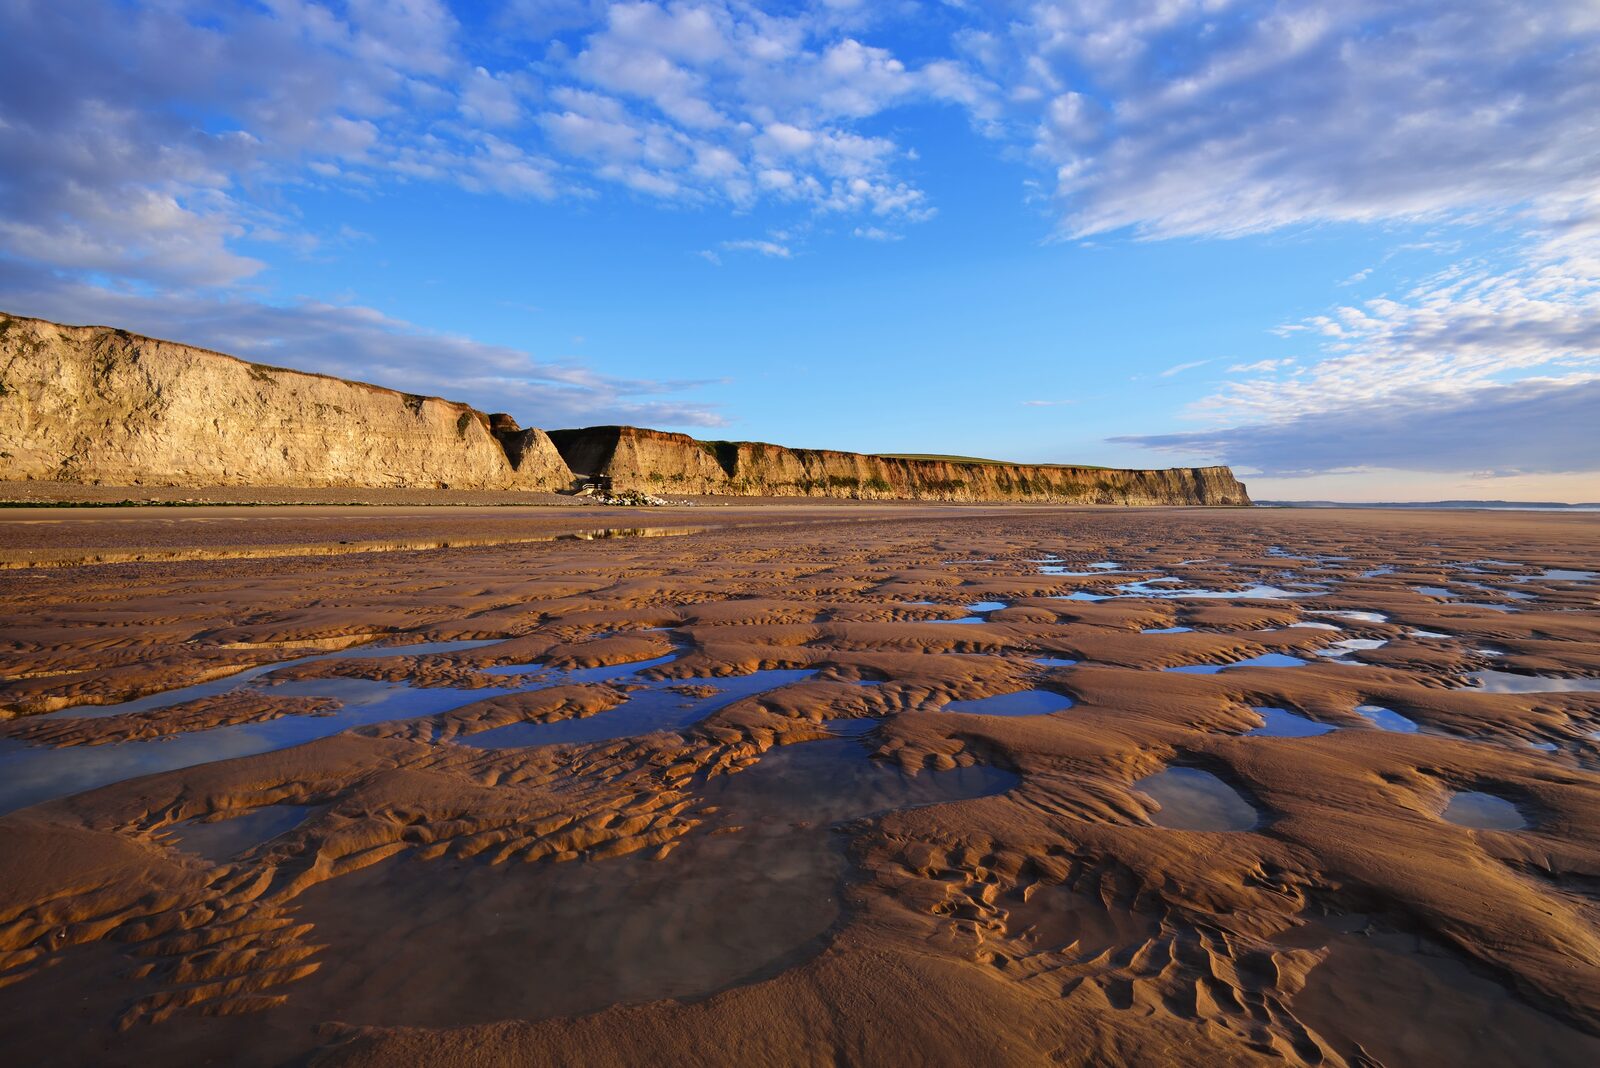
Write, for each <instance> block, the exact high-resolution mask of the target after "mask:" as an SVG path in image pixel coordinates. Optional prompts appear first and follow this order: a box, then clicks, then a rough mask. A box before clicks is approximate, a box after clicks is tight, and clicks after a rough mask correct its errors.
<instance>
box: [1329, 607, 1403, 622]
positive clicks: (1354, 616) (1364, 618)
mask: <svg viewBox="0 0 1600 1068" xmlns="http://www.w3.org/2000/svg"><path fill="white" fill-rule="evenodd" d="M1310 611H1311V614H1312V615H1316V616H1332V617H1334V618H1335V619H1348V620H1350V621H1351V622H1352V623H1387V622H1389V617H1388V616H1386V615H1384V614H1383V613H1382V612H1356V611H1352V610H1351V609H1348V608H1313V609H1311V610H1310Z"/></svg>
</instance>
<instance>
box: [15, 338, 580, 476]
mask: <svg viewBox="0 0 1600 1068" xmlns="http://www.w3.org/2000/svg"><path fill="white" fill-rule="evenodd" d="M496 422H497V425H495V426H493V427H491V425H490V418H489V417H488V416H486V415H484V414H483V413H482V412H479V411H477V410H475V409H473V408H470V407H468V406H467V405H465V404H459V403H456V402H454V401H447V400H440V399H439V398H438V397H422V396H417V395H415V394H410V393H400V392H397V391H395V390H392V389H383V388H381V387H379V386H370V385H367V384H365V383H362V382H351V381H347V380H345V379H341V378H331V377H328V376H326V375H316V374H306V373H304V372H301V371H290V370H285V369H283V368H281V367H268V366H266V365H264V364H258V363H248V362H246V361H244V360H239V359H235V358H234V357H232V356H224V355H222V354H221V353H217V352H211V351H208V350H206V349H198V348H193V347H191V346H188V345H179V344H175V343H173V342H170V341H159V340H156V339H155V338H148V337H140V336H139V335H137V334H130V333H127V332H125V331H122V330H112V329H108V328H105V327H94V326H60V325H57V324H55V323H50V322H45V321H43V320H40V319H24V318H17V317H12V316H4V315H0V478H3V479H7V480H15V481H20V480H24V479H34V480H50V481H57V482H101V483H107V484H112V485H122V486H138V485H157V486H351V487H389V486H400V487H426V488H435V487H450V488H455V489H497V490H500V489H503V490H557V489H566V488H567V487H568V486H569V484H570V483H571V481H572V480H571V475H570V474H569V472H568V471H567V466H566V464H565V463H563V462H562V460H561V457H560V456H559V455H558V454H557V453H556V450H555V447H554V446H553V445H551V443H550V439H549V438H548V437H546V436H545V434H544V432H543V431H540V430H521V429H519V428H517V427H516V425H515V424H514V423H512V422H510V420H509V417H497V420H496Z"/></svg>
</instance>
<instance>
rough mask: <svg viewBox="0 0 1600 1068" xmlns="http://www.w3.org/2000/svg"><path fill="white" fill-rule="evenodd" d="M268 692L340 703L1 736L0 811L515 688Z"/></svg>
mask: <svg viewBox="0 0 1600 1068" xmlns="http://www.w3.org/2000/svg"><path fill="white" fill-rule="evenodd" d="M263 692H265V693H266V694H268V695H269V696H286V697H333V698H337V699H338V700H339V701H340V702H341V707H340V708H339V709H338V710H336V711H334V712H331V713H326V714H319V715H310V716H282V717H280V718H278V719H274V720H267V721H266V722H262V723H238V724H234V725H232V726H227V727H213V728H211V729H210V730H200V731H190V732H187V733H184V734H175V735H170V736H167V737H164V738H156V739H152V740H147V741H131V742H117V743H112V744H108V745H75V746H67V747H64V748H60V749H53V748H50V747H48V746H33V745H28V744H26V743H24V742H20V741H16V740H13V739H0V812H9V811H11V810H12V809H17V808H22V807H24V806H27V805H33V804H38V803H39V802H40V801H48V800H50V799H51V798H56V797H66V796H68V795H70V794H76V793H81V792H82V791H84V790H90V789H93V788H94V787H97V786H105V785H108V784H110V783H114V782H121V781H123V780H124V779H132V778H135V777H137V776H140V775H150V774H153V773H155V772H158V771H172V770H175V769H177V768H187V767H193V766H194V765H196V764H209V763H211V762H213V761H217V760H228V759H230V758H232V757H241V756H251V755H254V754H256V753H267V752H271V751H273V750H275V749H287V748H289V747H290V746H293V745H300V744H302V743H304V742H310V741H315V740H316V739H318V738H326V737H328V736H329V735H333V734H338V733H339V732H341V731H345V730H349V729H350V728H352V727H362V726H366V725H368V724H372V723H382V722H385V721H387V720H391V719H410V718H412V717H413V716H428V715H433V714H435V713H438V712H447V711H449V710H450V709H452V708H459V707H461V706H462V705H466V704H471V703H473V702H474V701H482V700H486V699H487V698H490V697H498V696H500V695H502V694H508V693H512V692H514V691H513V690H511V689H506V688H498V687H490V688H486V689H476V690H463V689H451V688H447V687H424V688H412V687H410V686H407V685H405V684H404V683H395V682H378V681H375V680H372V679H347V678H339V677H329V678H317V679H296V680H293V681H291V682H282V683H278V684H276V685H272V686H268V687H265V688H264V690H263ZM52 714H53V715H57V714H59V713H52Z"/></svg>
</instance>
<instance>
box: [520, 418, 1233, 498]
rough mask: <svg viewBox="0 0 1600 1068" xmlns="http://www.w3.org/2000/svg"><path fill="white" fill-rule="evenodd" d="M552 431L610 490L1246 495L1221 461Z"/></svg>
mask: <svg viewBox="0 0 1600 1068" xmlns="http://www.w3.org/2000/svg"><path fill="white" fill-rule="evenodd" d="M550 437H551V440H552V441H554V442H555V445H556V448H557V449H559V450H560V452H561V455H562V457H563V458H565V459H566V461H567V464H568V466H569V467H571V469H572V470H573V471H574V472H575V473H576V474H577V475H578V476H579V477H582V476H585V475H591V476H604V477H607V478H609V479H610V481H611V485H612V487H613V488H614V489H616V490H630V489H637V490H644V491H646V492H652V493H690V494H738V495H749V496H770V497H794V496H800V497H856V498H863V499H869V500H928V501H1035V502H1038V503H1075V504H1130V505H1155V504H1219V505H1246V504H1249V503H1250V497H1249V494H1248V493H1247V492H1246V491H1245V487H1244V485H1243V484H1242V483H1240V482H1239V480H1238V479H1236V478H1235V477H1234V475H1233V472H1232V471H1231V470H1229V469H1228V468H1226V467H1181V468H1169V469H1166V470H1153V471H1131V470H1111V469H1102V468H1093V467H1059V466H1053V465H1034V464H1003V463H962V462H957V461H949V460H908V459H899V458H894V457H887V456H868V455H863V454H861V453H850V452H834V451H832V450H827V449H790V448H785V447H783V446H781V445H768V444H765V443H762V442H751V441H732V442H727V441H723V442H711V441H696V440H695V439H694V438H691V437H689V436H687V435H685V434H669V433H665V432H662V431H658V430H642V429H638V428H636V427H617V426H607V427H589V428H586V429H583V430H557V431H553V432H552V433H551V435H550Z"/></svg>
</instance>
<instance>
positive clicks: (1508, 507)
mask: <svg viewBox="0 0 1600 1068" xmlns="http://www.w3.org/2000/svg"><path fill="white" fill-rule="evenodd" d="M1255 506H1256V507H1257V508H1416V509H1423V510H1428V509H1432V510H1435V511H1478V512H1600V503H1585V504H1563V503H1561V502H1559V501H1376V502H1361V501H1256V502H1255Z"/></svg>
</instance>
